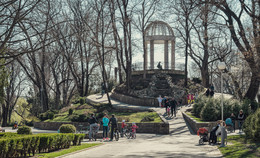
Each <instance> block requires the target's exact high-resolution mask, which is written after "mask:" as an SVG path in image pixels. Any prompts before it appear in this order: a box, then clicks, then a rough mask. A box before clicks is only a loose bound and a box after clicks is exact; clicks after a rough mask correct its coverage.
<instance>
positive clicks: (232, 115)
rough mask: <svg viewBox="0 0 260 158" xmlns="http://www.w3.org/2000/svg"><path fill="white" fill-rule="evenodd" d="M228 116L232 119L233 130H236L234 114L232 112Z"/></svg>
mask: <svg viewBox="0 0 260 158" xmlns="http://www.w3.org/2000/svg"><path fill="white" fill-rule="evenodd" d="M230 118H231V120H232V123H233V128H234V132H235V131H236V116H235V115H234V113H232V114H231V116H230Z"/></svg>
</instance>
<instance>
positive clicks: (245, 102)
mask: <svg viewBox="0 0 260 158" xmlns="http://www.w3.org/2000/svg"><path fill="white" fill-rule="evenodd" d="M250 105H251V100H249V99H244V100H243V102H242V107H241V109H242V110H243V113H244V115H245V116H249V115H250V114H251V107H250ZM237 115H238V114H237Z"/></svg>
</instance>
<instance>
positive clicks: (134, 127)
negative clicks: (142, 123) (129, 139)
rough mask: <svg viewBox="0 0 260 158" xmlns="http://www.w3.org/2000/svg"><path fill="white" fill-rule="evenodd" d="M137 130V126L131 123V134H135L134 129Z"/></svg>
mask: <svg viewBox="0 0 260 158" xmlns="http://www.w3.org/2000/svg"><path fill="white" fill-rule="evenodd" d="M137 128H138V126H137V125H136V124H135V123H134V122H133V123H132V127H131V129H132V132H133V133H136V129H137Z"/></svg>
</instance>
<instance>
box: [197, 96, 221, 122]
mask: <svg viewBox="0 0 260 158" xmlns="http://www.w3.org/2000/svg"><path fill="white" fill-rule="evenodd" d="M214 101H215V100H214V99H212V98H211V99H209V100H208V102H207V103H206V105H205V106H204V107H203V108H202V110H201V114H200V117H201V119H202V120H204V121H215V120H217V119H218V118H219V111H218V110H217V108H216V104H215V102H214Z"/></svg>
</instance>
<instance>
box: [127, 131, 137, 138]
mask: <svg viewBox="0 0 260 158" xmlns="http://www.w3.org/2000/svg"><path fill="white" fill-rule="evenodd" d="M127 138H128V139H130V138H132V139H136V132H130V134H129V135H128V137H127Z"/></svg>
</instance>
